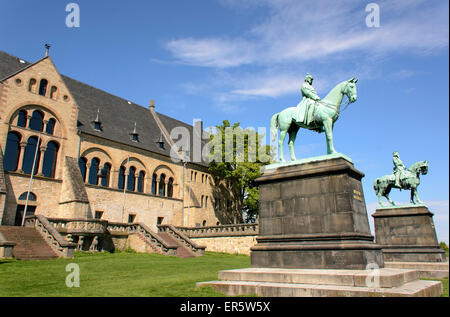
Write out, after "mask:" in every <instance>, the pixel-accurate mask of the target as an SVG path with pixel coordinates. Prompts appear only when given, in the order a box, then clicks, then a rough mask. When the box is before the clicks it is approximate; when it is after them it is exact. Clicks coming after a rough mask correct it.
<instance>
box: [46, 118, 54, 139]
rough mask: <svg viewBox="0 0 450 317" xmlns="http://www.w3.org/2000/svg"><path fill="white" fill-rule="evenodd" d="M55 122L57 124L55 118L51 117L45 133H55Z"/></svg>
mask: <svg viewBox="0 0 450 317" xmlns="http://www.w3.org/2000/svg"><path fill="white" fill-rule="evenodd" d="M55 124H56V120H55V119H53V118H51V119H50V120H48V122H47V126H46V127H45V133H48V134H52V135H53V133H54V132H55Z"/></svg>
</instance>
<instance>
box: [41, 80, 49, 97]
mask: <svg viewBox="0 0 450 317" xmlns="http://www.w3.org/2000/svg"><path fill="white" fill-rule="evenodd" d="M47 87H48V81H47V79H41V82H40V84H39V95H41V96H46V95H47Z"/></svg>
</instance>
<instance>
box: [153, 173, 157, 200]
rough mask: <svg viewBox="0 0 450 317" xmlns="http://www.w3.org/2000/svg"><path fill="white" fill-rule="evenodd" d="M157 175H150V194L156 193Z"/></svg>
mask: <svg viewBox="0 0 450 317" xmlns="http://www.w3.org/2000/svg"><path fill="white" fill-rule="evenodd" d="M157 178H158V176H157V175H156V174H153V176H152V195H156V188H157V186H158V184H157V180H156V179H157Z"/></svg>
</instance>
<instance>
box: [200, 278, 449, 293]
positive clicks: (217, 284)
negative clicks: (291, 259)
mask: <svg viewBox="0 0 450 317" xmlns="http://www.w3.org/2000/svg"><path fill="white" fill-rule="evenodd" d="M203 286H211V287H212V288H213V289H215V290H216V291H218V292H222V293H225V294H226V295H228V296H239V295H257V296H264V297H438V296H440V295H441V294H442V292H443V288H442V283H441V282H439V281H423V280H416V281H413V282H409V283H406V284H403V285H402V286H398V287H393V288H367V287H352V286H341V285H315V284H294V283H269V282H248V281H212V282H202V283H197V287H203Z"/></svg>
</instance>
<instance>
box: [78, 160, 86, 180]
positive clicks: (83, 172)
mask: <svg viewBox="0 0 450 317" xmlns="http://www.w3.org/2000/svg"><path fill="white" fill-rule="evenodd" d="M78 167H79V168H80V172H81V177H82V178H83V182H86V171H87V160H86V158H85V157H80V158H79V159H78Z"/></svg>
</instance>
